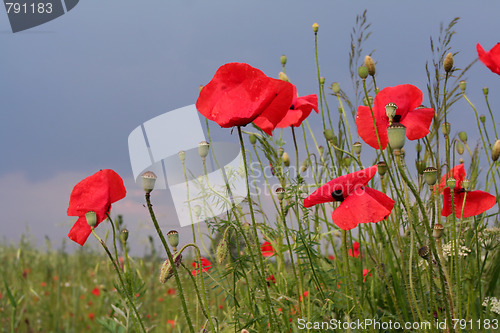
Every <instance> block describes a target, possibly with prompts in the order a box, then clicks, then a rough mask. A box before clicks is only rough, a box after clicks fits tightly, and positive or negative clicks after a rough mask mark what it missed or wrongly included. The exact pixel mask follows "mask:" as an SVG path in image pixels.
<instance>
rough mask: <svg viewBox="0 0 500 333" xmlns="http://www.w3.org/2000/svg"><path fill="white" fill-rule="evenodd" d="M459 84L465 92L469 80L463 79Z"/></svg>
mask: <svg viewBox="0 0 500 333" xmlns="http://www.w3.org/2000/svg"><path fill="white" fill-rule="evenodd" d="M458 86H459V87H460V90H462V92H465V88H467V82H465V81H464V80H462V81H460V82H459V83H458Z"/></svg>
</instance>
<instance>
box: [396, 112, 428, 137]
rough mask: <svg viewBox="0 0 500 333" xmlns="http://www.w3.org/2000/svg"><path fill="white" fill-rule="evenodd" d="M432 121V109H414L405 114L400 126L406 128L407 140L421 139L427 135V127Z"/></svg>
mask: <svg viewBox="0 0 500 333" xmlns="http://www.w3.org/2000/svg"><path fill="white" fill-rule="evenodd" d="M432 119H434V109H415V110H413V111H410V112H408V113H407V114H406V117H405V118H404V119H402V120H401V124H403V125H405V126H406V137H407V138H408V140H417V139H421V138H423V137H424V136H426V135H427V134H429V127H430V126H431V123H432Z"/></svg>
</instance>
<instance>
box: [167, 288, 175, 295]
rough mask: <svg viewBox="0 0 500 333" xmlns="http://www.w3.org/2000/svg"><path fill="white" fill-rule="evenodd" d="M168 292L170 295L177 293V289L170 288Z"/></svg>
mask: <svg viewBox="0 0 500 333" xmlns="http://www.w3.org/2000/svg"><path fill="white" fill-rule="evenodd" d="M167 294H169V295H175V289H174V288H168V290H167Z"/></svg>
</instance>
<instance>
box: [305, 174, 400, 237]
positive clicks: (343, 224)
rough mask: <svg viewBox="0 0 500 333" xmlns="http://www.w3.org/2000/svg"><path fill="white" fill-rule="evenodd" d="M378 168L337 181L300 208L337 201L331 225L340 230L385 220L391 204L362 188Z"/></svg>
mask: <svg viewBox="0 0 500 333" xmlns="http://www.w3.org/2000/svg"><path fill="white" fill-rule="evenodd" d="M377 169H378V166H377V165H374V166H371V167H369V168H367V169H363V170H359V171H356V172H353V173H351V174H348V175H344V176H341V177H338V178H336V179H334V180H331V181H329V182H328V183H326V184H324V185H323V186H321V187H320V188H318V189H317V190H316V191H314V192H313V193H312V194H311V195H309V196H308V197H307V198H305V200H304V207H311V206H314V205H317V204H320V203H325V202H333V201H340V205H339V206H338V207H337V208H336V209H335V210H334V211H333V213H332V220H333V222H334V223H335V224H336V225H337V226H338V227H339V228H340V229H343V230H350V229H353V228H355V227H356V226H357V225H358V224H359V223H369V222H372V223H375V222H379V221H381V220H383V219H386V218H387V217H388V216H389V214H390V213H391V211H392V208H393V207H394V201H393V200H392V199H391V198H389V197H388V196H386V195H385V194H384V193H382V192H380V191H377V190H374V189H372V188H369V187H366V184H368V182H369V181H370V179H372V178H373V176H375V174H376V173H377Z"/></svg>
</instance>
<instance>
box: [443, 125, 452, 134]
mask: <svg viewBox="0 0 500 333" xmlns="http://www.w3.org/2000/svg"><path fill="white" fill-rule="evenodd" d="M450 130H451V124H450V123H442V124H441V132H443V134H444V136H448V134H450Z"/></svg>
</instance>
